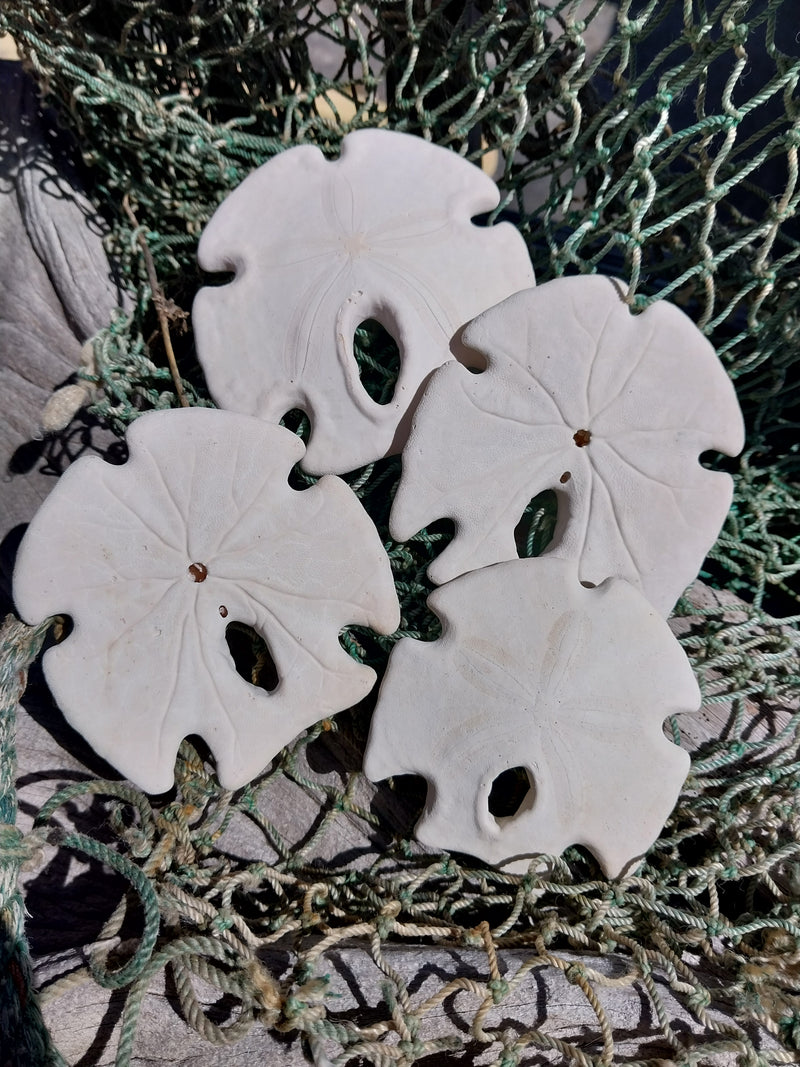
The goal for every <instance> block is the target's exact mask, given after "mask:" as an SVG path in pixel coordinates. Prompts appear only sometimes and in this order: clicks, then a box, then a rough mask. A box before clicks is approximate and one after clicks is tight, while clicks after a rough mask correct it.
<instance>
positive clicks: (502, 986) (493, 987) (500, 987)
mask: <svg viewBox="0 0 800 1067" xmlns="http://www.w3.org/2000/svg"><path fill="white" fill-rule="evenodd" d="M486 985H487V988H488V990H489V992H490V993H491V994H492V1000H493V1001H494V1002H495V1004H499V1003H500V1001H501V1000H502V999H503V997H504V996H506V994H507V993H508V982H507V981H506V980H505V978H492V979H491V980H490V981H489V982H487V983H486Z"/></svg>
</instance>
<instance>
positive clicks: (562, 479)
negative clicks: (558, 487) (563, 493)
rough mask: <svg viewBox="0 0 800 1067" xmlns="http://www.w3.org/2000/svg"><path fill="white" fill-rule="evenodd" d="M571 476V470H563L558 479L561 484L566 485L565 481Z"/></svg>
mask: <svg viewBox="0 0 800 1067" xmlns="http://www.w3.org/2000/svg"><path fill="white" fill-rule="evenodd" d="M571 477H572V472H571V471H564V473H563V474H562V475H561V477H560V478H559V479H558V480H559V481H560V482H561V484H562V485H566V483H567V482H568V481H569V480H570V478H571Z"/></svg>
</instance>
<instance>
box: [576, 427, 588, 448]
mask: <svg viewBox="0 0 800 1067" xmlns="http://www.w3.org/2000/svg"><path fill="white" fill-rule="evenodd" d="M591 439H592V432H591V430H576V431H575V433H574V434H573V435H572V440H573V441H574V442H575V444H576V445H577V446H578V448H585V447H586V445H588V444H589V442H590V441H591Z"/></svg>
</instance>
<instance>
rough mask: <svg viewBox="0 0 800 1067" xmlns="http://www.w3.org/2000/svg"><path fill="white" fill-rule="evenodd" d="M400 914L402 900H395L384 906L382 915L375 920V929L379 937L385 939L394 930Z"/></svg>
mask: <svg viewBox="0 0 800 1067" xmlns="http://www.w3.org/2000/svg"><path fill="white" fill-rule="evenodd" d="M399 914H400V901H399V900H393V901H391V903H389V904H387V905H386V906H385V907H384V908H382V910H381V913H380V915H379V916H378V917H377V918H376V920H375V929H376V930H377V931H378V937H379V938H380V939H381V941H384V940H385V939H386V938H387V937H388V936H389V934H390V933H391V932H392V930H394V927H395V922H396V920H397V916H398V915H399Z"/></svg>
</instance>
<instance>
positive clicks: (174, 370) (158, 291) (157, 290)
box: [122, 193, 189, 408]
mask: <svg viewBox="0 0 800 1067" xmlns="http://www.w3.org/2000/svg"><path fill="white" fill-rule="evenodd" d="M122 207H123V209H124V211H125V214H126V215H127V216H128V218H129V219H130V220H131V225H132V226H133V228H134V229H135V230H136V239H137V241H138V242H139V247H140V248H141V250H142V255H143V256H144V264H145V267H146V269H147V280H148V282H149V283H150V292H151V293H152V294H153V304H154V305H155V309H156V314H157V315H158V323H159V326H160V327H161V337H162V339H163V341H164V351H165V352H166V353H167V362H168V363H169V370H170V374H171V375H172V380H173V382H174V383H175V392H176V393H177V394H178V400H179V401H180V405H181V407H184V408H188V407H189V401H188V400H187V399H186V393H185V392H184V391H183V383H182V382H181V376H180V374H179V373H178V363H177V361H176V359H175V352H174V350H173V348H172V338H171V337H170V335H169V318H168V316H167V301H166V298H165V297H164V291H163V289H162V288H161V286H160V285H159V282H158V275H157V274H156V266H155V263H154V262H153V256H152V255H151V253H150V249H149V248H148V247H147V241H145V239H144V234H142V233H141V231H140V230H139V223H138V221H137V218H136V215H134V213H133V208H132V207H131V204H130V200H129V199H128V194H127V193H126V194H125V196H124V197H123V198H122Z"/></svg>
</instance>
